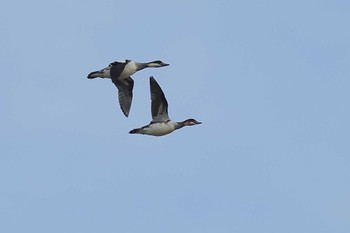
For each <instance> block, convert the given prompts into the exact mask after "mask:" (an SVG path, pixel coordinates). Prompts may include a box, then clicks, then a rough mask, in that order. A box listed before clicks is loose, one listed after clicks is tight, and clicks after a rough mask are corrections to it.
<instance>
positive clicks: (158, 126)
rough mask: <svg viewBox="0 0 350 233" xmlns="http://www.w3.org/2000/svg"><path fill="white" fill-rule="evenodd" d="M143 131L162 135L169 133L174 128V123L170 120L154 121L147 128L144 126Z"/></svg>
mask: <svg viewBox="0 0 350 233" xmlns="http://www.w3.org/2000/svg"><path fill="white" fill-rule="evenodd" d="M143 130H144V133H145V134H149V135H154V136H163V135H166V134H169V133H171V132H173V131H174V130H175V127H174V124H172V122H167V123H155V124H151V125H150V126H148V127H147V128H144V129H143Z"/></svg>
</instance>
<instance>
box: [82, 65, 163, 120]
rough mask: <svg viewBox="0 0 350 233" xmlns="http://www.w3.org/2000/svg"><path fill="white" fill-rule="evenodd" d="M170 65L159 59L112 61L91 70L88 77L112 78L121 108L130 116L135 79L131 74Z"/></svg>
mask: <svg viewBox="0 0 350 233" xmlns="http://www.w3.org/2000/svg"><path fill="white" fill-rule="evenodd" d="M168 65H169V64H167V63H164V62H162V61H159V60H157V61H152V62H146V63H142V62H136V61H132V60H123V61H115V62H112V63H110V64H109V66H107V67H106V68H103V69H101V70H98V71H93V72H91V73H90V74H89V75H88V77H87V78H88V79H94V78H110V79H111V80H112V82H113V83H114V85H115V86H116V87H117V89H118V98H119V104H120V108H121V110H122V112H123V113H124V115H125V116H126V117H128V116H129V112H130V108H131V102H132V97H133V92H132V91H133V88H134V80H133V79H132V78H131V75H133V74H135V73H136V72H137V71H140V70H142V69H144V68H149V67H154V68H159V67H163V66H168Z"/></svg>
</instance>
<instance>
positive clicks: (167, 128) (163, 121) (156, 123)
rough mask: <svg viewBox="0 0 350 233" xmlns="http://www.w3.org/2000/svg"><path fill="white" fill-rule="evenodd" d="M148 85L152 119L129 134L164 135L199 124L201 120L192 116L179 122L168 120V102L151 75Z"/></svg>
mask: <svg viewBox="0 0 350 233" xmlns="http://www.w3.org/2000/svg"><path fill="white" fill-rule="evenodd" d="M150 87H151V112H152V121H151V123H150V124H148V125H145V126H143V127H141V128H136V129H133V130H131V131H130V132H129V133H130V134H146V135H151V136H164V135H167V134H170V133H172V132H174V131H175V130H177V129H180V128H182V127H184V126H192V125H197V124H201V122H198V121H196V120H195V119H192V118H191V119H187V120H184V121H181V122H176V121H172V120H170V119H169V116H168V102H167V100H166V98H165V95H164V93H163V91H162V89H161V87H160V86H159V84H158V83H157V81H156V80H155V79H154V78H153V77H152V76H151V77H150Z"/></svg>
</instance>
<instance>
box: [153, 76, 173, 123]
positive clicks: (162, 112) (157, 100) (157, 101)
mask: <svg viewBox="0 0 350 233" xmlns="http://www.w3.org/2000/svg"><path fill="white" fill-rule="evenodd" d="M149 81H150V86H151V101H152V104H151V112H152V122H164V121H165V122H166V121H169V120H170V119H169V116H168V102H167V100H166V98H165V95H164V93H163V91H162V88H161V87H160V86H159V84H158V83H157V81H156V80H155V79H154V78H153V76H151V77H150V79H149Z"/></svg>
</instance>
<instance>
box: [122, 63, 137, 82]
mask: <svg viewBox="0 0 350 233" xmlns="http://www.w3.org/2000/svg"><path fill="white" fill-rule="evenodd" d="M136 71H137V67H136V64H135V62H134V61H131V62H129V63H128V64H126V66H125V67H124V70H123V72H122V74H121V76H120V79H125V78H128V77H130V76H131V75H133V74H135V73H136Z"/></svg>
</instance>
